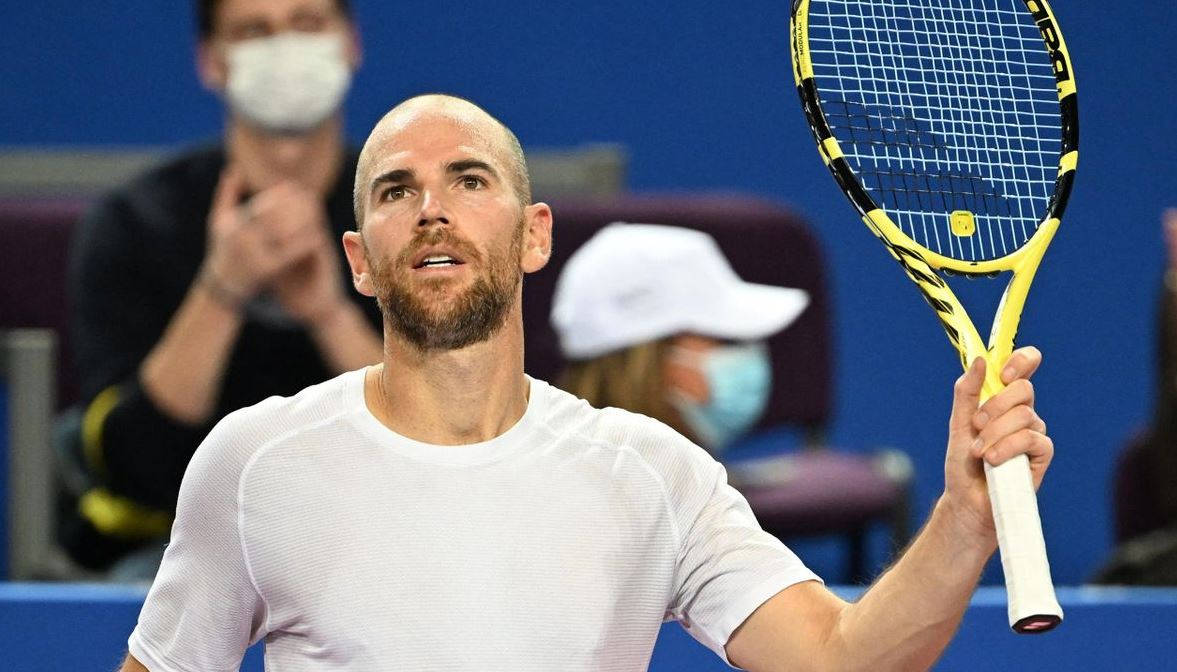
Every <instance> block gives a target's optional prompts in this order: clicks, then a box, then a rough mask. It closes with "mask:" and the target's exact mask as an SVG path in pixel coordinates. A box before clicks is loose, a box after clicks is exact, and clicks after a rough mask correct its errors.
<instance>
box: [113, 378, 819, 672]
mask: <svg viewBox="0 0 1177 672" xmlns="http://www.w3.org/2000/svg"><path fill="white" fill-rule="evenodd" d="M529 380H530V385H531V393H530V398H529V402H528V406H527V411H526V412H525V413H524V415H523V417H522V418H521V419H520V420H519V422H518V423H516V424H515V426H513V427H512V428H511V429H509V430H508V431H507V432H505V433H504V434H502V435H501V436H498V437H496V438H494V439H492V440H490V441H486V442H484V443H478V444H472V445H465V446H436V445H429V444H424V443H420V442H418V441H413V440H411V439H408V438H406V437H403V436H400V435H398V434H396V433H394V432H392V431H391V430H389V429H388V428H386V427H385V426H384V425H382V424H381V423H380V422H379V421H378V420H376V418H375V417H374V416H373V415H372V414H371V413H370V412H369V411H368V408H367V405H366V403H365V400H364V372H363V371H353V372H350V373H346V374H343V375H342V376H339V377H337V378H335V379H333V380H330V381H327V382H325V383H322V384H320V385H316V386H313V387H310V388H307V389H306V390H303V391H302V392H300V393H299V394H297V395H295V396H294V397H290V398H279V397H274V398H270V399H267V400H266V401H264V402H262V403H260V404H258V405H256V406H253V407H250V408H247V409H243V410H240V411H237V412H235V413H233V414H231V415H229V416H228V417H226V418H225V419H224V420H223V421H221V422H220V423H219V424H218V425H217V426H216V428H215V429H213V431H212V432H211V433H210V434H209V436H208V438H207V439H205V441H204V443H203V444H202V445H201V446H200V448H199V449H198V450H197V451H196V454H195V455H194V456H193V458H192V462H191V463H190V464H189V466H188V471H187V473H186V474H185V476H184V482H183V485H182V486H181V488H180V498H179V504H178V509H177V513H176V521H175V524H174V526H173V527H172V537H171V543H170V544H169V546H168V548H167V552H166V553H165V555H164V558H163V565H162V566H161V567H160V570H159V574H158V575H157V576H156V579H155V583H154V585H153V586H152V587H151V591H150V593H149V594H148V596H147V601H146V603H145V604H144V606H143V611H142V613H141V614H140V616H139V624H138V626H137V627H136V628H135V631H134V632H133V633H132V634H131V637H130V641H129V647H130V651H131V654H132V655H134V656H135V658H137V659H138V660H139V661H140V662H142V663H144V664H145V665H147V667H148V668H149V669H151V670H152V672H221V671H224V670H236V669H238V667H239V665H240V662H241V658H242V655H243V653H244V651H245V649H246V647H247V646H248V645H250V644H251V643H254V642H257V641H258V640H261V639H263V638H264V639H265V641H266V652H265V657H266V667H267V669H268V670H270V671H271V672H296V671H302V670H315V671H316V672H322V671H334V670H356V671H361V670H362V671H363V672H372V671H374V670H413V671H420V670H447V671H452V670H471V671H473V670H478V671H480V672H481V671H484V670H512V671H521V672H522V671H528V670H535V671H541V670H542V671H544V672H549V671H551V670H561V671H575V670H585V671H586V672H587V671H589V670H591V671H593V672H601V671H604V670H618V671H621V670H644V669H646V667H647V665H648V664H649V660H650V655H651V652H652V650H653V647H654V641H655V639H656V638H657V636H658V631H659V628H660V625H661V623H662V622H663V620H664V619H676V620H678V621H680V622H681V623H683V625H684V627H686V628H687V630H688V631H689V632H690V633H691V634H692V635H693V636H694V637H695V638H696V639H698V640H699V641H701V642H702V643H703V644H705V645H707V646H708V647H710V648H711V649H712V650H713V651H715V652H716V653H717V654H719V655H720V656H724V645H725V644H726V643H727V640H728V637H729V636H730V635H731V634H732V632H733V631H734V630H735V629H736V628H737V627H738V626H739V625H740V624H741V623H742V622H743V621H744V619H745V618H747V617H748V615H749V614H751V613H752V611H753V610H755V609H756V607H758V606H759V605H760V604H762V603H763V602H764V601H765V600H767V599H768V598H769V597H772V596H773V595H774V594H776V593H777V592H779V591H780V590H782V589H783V588H785V587H787V586H789V585H792V584H794V583H797V582H800V581H806V580H815V579H817V576H816V575H814V574H813V573H812V572H810V571H809V570H808V569H807V568H806V567H805V566H804V565H802V563H801V561H800V560H798V559H797V556H796V555H794V554H793V553H792V552H790V551H789V550H788V549H787V548H785V547H784V546H783V545H782V544H781V543H780V542H779V541H778V540H777V539H775V538H774V537H772V536H771V535H769V534H767V533H765V532H764V531H762V530H761V529H760V527H759V525H758V524H757V523H756V520H755V518H754V517H753V516H752V513H751V511H750V510H749V508H748V505H747V502H745V500H744V498H743V497H741V496H740V494H739V493H737V492H736V491H735V490H733V489H732V488H731V487H730V486H728V485H727V482H726V476H725V472H724V470H723V467H721V466H720V465H719V464H718V463H717V462H715V461H714V460H713V459H712V458H711V457H710V456H709V455H708V454H707V453H706V452H705V451H703V450H702V449H701V448H698V447H697V446H695V445H694V444H692V443H690V442H689V441H687V440H686V439H684V438H683V437H682V436H680V435H679V434H677V433H675V432H674V431H672V430H671V429H669V428H668V427H666V426H665V425H663V424H661V423H659V422H656V421H654V420H652V419H650V418H647V417H645V416H641V415H636V414H633V413H628V412H626V411H621V410H617V409H604V410H598V409H594V408H592V407H591V406H589V405H588V404H587V403H586V402H584V401H583V400H580V399H577V398H575V397H573V396H572V395H569V394H567V393H565V392H563V391H561V390H558V389H556V388H554V387H552V386H550V385H548V384H547V383H544V382H542V381H539V380H535V379H529ZM725 659H726V658H725Z"/></svg>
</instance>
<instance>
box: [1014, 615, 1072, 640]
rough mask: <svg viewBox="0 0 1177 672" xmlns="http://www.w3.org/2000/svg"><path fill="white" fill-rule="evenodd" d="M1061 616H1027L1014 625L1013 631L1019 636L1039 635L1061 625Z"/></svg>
mask: <svg viewBox="0 0 1177 672" xmlns="http://www.w3.org/2000/svg"><path fill="white" fill-rule="evenodd" d="M1062 622H1063V619H1062V617H1061V616H1056V615H1054V614H1036V615H1034V616H1027V617H1025V618H1023V619H1020V620H1019V621H1018V622H1017V623H1014V625H1013V630H1014V632H1016V633H1018V634H1019V635H1040V634H1042V633H1044V632H1049V631H1051V630H1054V628H1055V626H1057V625H1058V624H1059V623H1062Z"/></svg>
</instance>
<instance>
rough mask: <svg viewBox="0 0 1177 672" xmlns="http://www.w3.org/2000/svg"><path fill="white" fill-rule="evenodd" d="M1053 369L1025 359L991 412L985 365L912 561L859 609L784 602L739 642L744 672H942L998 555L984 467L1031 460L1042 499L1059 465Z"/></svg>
mask: <svg viewBox="0 0 1177 672" xmlns="http://www.w3.org/2000/svg"><path fill="white" fill-rule="evenodd" d="M1041 361H1042V355H1041V353H1039V352H1038V350H1037V349H1035V348H1022V349H1019V350H1017V351H1016V352H1014V354H1013V356H1011V357H1010V360H1009V363H1008V364H1007V366H1006V368H1005V370H1004V371H1002V374H1001V378H1002V382H1004V383H1006V384H1007V385H1008V387H1007V388H1005V390H1003V391H1002V392H1001V393H999V394H997V395H996V396H994V397H993V398H991V399H989V400H988V401H987V402H985V404H984V405H983V406H981V407H980V408H978V400H979V395H980V391H981V384H982V382H983V381H984V377H985V365H984V361H982V360H978V361H976V362H974V363H973V365H972V366H971V367H970V368H969V370H968V371H967V372H966V373H965V374H964V375H963V376H961V378H960V379H959V380H957V383H956V387H955V390H954V399H953V409H952V417H951V419H950V421H949V439H948V452H947V457H946V459H945V465H944V475H945V487H944V494H943V495H942V496H941V497H940V500H939V501H938V502H937V503H936V506H935V508H934V509H933V511H932V515H931V517H930V518H929V520H928V522H927V524H926V525H925V526H924V529H923V530H922V531H921V532H920V533H919V535H918V536H917V537H916V539H915V540H914V541H913V542H912V544H911V546H910V547H909V548H908V549H907V551H906V552H905V553H904V554H903V557H902V558H900V560H899V561H898V562H896V563H895V565H894V566H893V567H891V569H889V570H888V571H887V572H886V573H885V574H883V576H882V577H881V578H880V579H879V580H878V581H877V582H876V583H875V584H874V585H873V586H872V587H871V588H870V589H869V590H867V592H866V593H865V594H864V595H863V596H862V598H861V599H860V600H859V601H857V602H855V603H853V604H848V603H846V602H844V601H842V600H841V599H839V598H838V597H836V596H835V595H834V594H833V593H831V592H830V591H829V590H827V589H826V588H825V587H824V586H822V585H820V584H818V583H816V582H813V581H810V582H806V583H800V584H797V585H794V586H791V587H789V588H786V589H785V590H783V591H781V592H780V593H778V594H777V595H776V596H774V597H772V598H771V599H769V600H768V601H767V602H765V603H764V604H763V605H761V606H760V608H759V609H757V610H756V611H755V612H753V614H752V615H751V616H749V617H748V619H747V620H745V621H744V623H743V625H741V626H740V628H739V629H738V630H736V632H735V633H734V634H733V635H732V636H731V638H730V640H729V641H728V644H727V647H726V651H727V654H728V658H729V659H730V660H731V661H732V663H734V664H735V665H738V666H740V667H742V668H744V669H746V670H749V671H750V672H769V671H773V670H786V669H788V670H830V669H838V670H872V671H874V670H918V669H926V668H929V667H931V665H932V664H933V663H934V662H935V661H936V659H937V658H939V656H940V654H941V653H942V652H943V650H944V648H945V647H946V646H947V645H948V642H949V641H950V640H951V639H952V635H953V633H955V632H956V628H957V627H958V626H959V624H960V620H961V617H962V616H963V615H964V611H965V609H966V608H967V607H968V602H969V598H970V597H971V596H972V593H973V590H974V589H975V587H976V584H977V581H978V580H979V578H980V576H981V572H982V570H983V569H984V567H985V563H986V561H988V559H989V557H990V556H991V555H992V554H993V551H994V550H996V548H997V534H996V531H995V530H994V528H993V516H992V510H991V509H990V506H989V498H988V492H987V488H986V484H985V475H984V470H983V468H982V465H981V459H984V460H985V461H987V462H989V463H991V464H1000V463H1002V462H1005V461H1006V460H1008V459H1010V458H1011V457H1014V456H1015V455H1021V454H1025V455H1027V456H1028V457H1029V459H1030V469H1031V473H1032V475H1033V480H1034V487H1035V488H1037V487H1038V485H1039V484H1040V483H1041V482H1042V477H1043V474H1044V473H1045V472H1046V468H1047V466H1048V465H1049V464H1050V460H1051V457H1052V456H1053V453H1054V448H1053V445H1052V443H1051V441H1050V439H1049V438H1048V437H1047V436H1046V425H1045V423H1043V421H1042V420H1041V418H1039V417H1038V415H1037V413H1035V412H1034V389H1033V386H1032V385H1031V384H1030V382H1029V377H1030V376H1031V375H1032V374H1033V373H1034V371H1035V370H1036V369H1037V368H1038V365H1039V364H1040V363H1041Z"/></svg>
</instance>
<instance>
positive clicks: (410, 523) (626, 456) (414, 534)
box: [123, 95, 1053, 672]
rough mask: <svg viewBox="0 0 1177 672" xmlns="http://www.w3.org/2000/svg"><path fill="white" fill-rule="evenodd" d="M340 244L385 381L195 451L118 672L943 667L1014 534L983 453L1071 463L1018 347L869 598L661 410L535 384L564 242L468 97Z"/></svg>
mask: <svg viewBox="0 0 1177 672" xmlns="http://www.w3.org/2000/svg"><path fill="white" fill-rule="evenodd" d="M355 200H356V219H357V231H354V232H348V233H347V234H346V235H345V236H344V240H343V243H344V247H345V250H346V253H347V257H348V260H349V262H350V264H351V268H352V271H353V274H354V282H355V286H356V288H357V289H358V290H359V291H360V292H361V293H363V294H365V295H368V296H372V297H375V299H376V301H377V302H378V303H379V305H380V307H381V309H382V311H383V313H384V332H385V333H384V359H383V364H382V365H378V366H373V367H369V368H367V369H363V370H359V371H354V372H351V373H346V374H344V375H342V376H340V377H338V378H335V379H333V380H330V381H327V382H325V383H322V384H320V385H316V386H314V387H310V388H307V389H306V390H304V391H302V392H301V393H299V394H297V395H295V396H294V397H291V398H271V399H269V400H266V401H264V402H262V403H261V404H258V405H256V406H253V407H250V408H247V409H244V410H241V411H238V412H235V413H233V414H231V415H230V416H228V417H227V418H225V419H224V420H223V421H222V422H221V423H220V424H219V425H218V426H217V427H216V429H214V430H213V431H212V433H211V434H210V435H209V437H208V438H207V439H206V440H205V442H204V443H203V444H202V445H201V447H200V449H199V450H198V451H197V452H196V455H195V456H194V457H193V459H192V462H191V464H190V466H189V468H188V472H187V474H186V476H185V478H184V483H183V486H182V487H181V491H180V499H179V508H178V513H177V516H176V521H175V525H174V527H173V529H172V536H171V543H170V545H169V546H168V549H167V552H166V554H165V555H164V559H163V565H162V567H161V568H160V571H159V574H158V575H157V577H156V580H155V583H154V585H153V586H152V588H151V591H150V593H149V594H148V597H147V601H146V603H145V605H144V607H143V611H142V613H141V615H140V617H139V623H138V626H137V627H136V628H135V630H134V632H133V633H132V634H131V637H130V641H129V648H130V654H129V656H128V658H127V660H126V662H125V664H124V666H123V669H124V670H143V669H148V670H151V671H152V672H191V671H194V670H200V671H201V672H219V671H224V670H235V669H237V668H238V666H239V664H240V661H241V658H242V655H243V653H244V651H245V649H246V648H247V647H248V646H249V645H250V644H251V643H253V642H257V641H259V640H263V639H264V640H265V641H266V653H265V655H266V663H267V666H268V667H270V668H271V669H276V670H284V671H285V672H293V671H297V670H356V671H360V670H362V671H364V672H370V671H372V670H471V671H474V670H478V671H484V670H534V671H541V670H542V671H545V672H548V671H553V670H560V671H572V670H584V671H586V672H587V671H590V670H591V671H594V672H600V671H603V670H618V671H620V670H644V669H645V668H646V667H647V665H648V663H649V660H650V655H651V651H652V649H653V646H654V642H655V639H656V637H657V635H658V631H659V627H660V625H661V623H662V622H663V621H664V620H665V619H675V620H677V621H679V622H680V623H682V625H683V626H684V627H685V628H686V629H687V630H688V631H689V632H690V633H691V634H692V635H693V636H694V637H695V638H696V639H698V640H699V641H700V642H702V643H703V644H705V645H706V646H707V647H709V648H710V649H712V650H713V651H714V652H715V653H716V654H718V655H719V656H721V657H723V658H724V659H725V660H726V661H729V662H730V663H731V664H733V665H736V666H739V667H743V668H745V669H748V670H807V669H814V670H824V669H835V668H836V669H840V670H846V669H862V670H914V669H920V668H925V667H928V666H929V665H931V664H932V662H933V661H934V660H935V659H936V657H937V656H938V655H939V654H940V652H941V651H942V649H943V648H944V646H945V645H946V644H947V642H948V641H949V639H950V638H951V636H952V633H953V631H954V630H955V629H956V627H957V624H958V623H959V621H960V618H961V615H962V613H963V612H964V609H965V607H966V605H967V602H968V599H969V596H970V594H971V593H972V592H973V589H974V587H975V585H976V582H977V580H978V577H979V576H980V573H981V570H982V568H983V566H984V564H985V561H986V560H987V559H988V558H989V556H990V555H991V554H992V553H993V551H994V549H995V548H996V544H997V542H996V539H995V533H994V529H993V524H992V522H991V515H990V510H989V505H988V500H987V495H986V488H985V480H984V476H983V475H982V469H981V459H985V460H988V461H989V462H992V463H1000V462H1003V461H1005V460H1007V459H1009V458H1010V457H1011V456H1014V455H1018V454H1027V455H1029V457H1030V462H1031V465H1032V467H1033V474H1034V481H1035V484H1037V483H1039V482H1040V481H1041V479H1042V475H1043V473H1044V472H1045V470H1046V468H1047V465H1048V464H1049V462H1050V459H1051V455H1052V453H1053V449H1052V446H1051V442H1050V440H1049V439H1048V438H1047V437H1046V435H1045V425H1044V424H1043V422H1042V420H1041V419H1039V417H1038V416H1037V414H1036V413H1035V411H1034V407H1033V402H1034V396H1033V389H1032V387H1031V385H1030V383H1029V382H1028V380H1027V379H1028V378H1029V377H1030V375H1031V374H1032V373H1033V372H1034V370H1035V369H1036V368H1037V367H1038V364H1039V362H1040V360H1041V356H1040V354H1039V353H1038V351H1037V350H1035V349H1033V348H1024V349H1021V350H1019V351H1017V352H1016V353H1015V354H1014V356H1013V357H1012V358H1011V359H1010V363H1009V365H1008V367H1007V369H1006V370H1005V371H1004V372H1003V374H1002V376H1003V379H1004V380H1005V382H1006V383H1008V384H1009V387H1008V388H1006V389H1005V391H1003V392H1002V393H1000V394H998V395H997V396H995V397H993V398H992V399H990V400H989V401H988V402H987V403H986V404H985V405H984V406H983V407H981V408H980V409H978V406H977V402H978V394H979V392H980V389H981V382H982V377H983V373H984V371H983V366H984V365H983V363H980V362H978V363H976V364H974V365H973V367H972V368H971V369H970V370H969V371H968V372H967V373H966V374H965V375H964V376H962V377H961V378H960V380H959V381H957V384H956V387H955V398H954V405H953V411H952V416H951V418H950V420H949V432H948V453H947V459H946V461H945V489H944V494H943V496H942V497H941V498H940V499H939V501H938V502H937V504H936V505H935V508H934V510H933V512H932V514H931V517H930V519H929V520H928V522H927V524H926V525H925V527H924V529H923V531H922V532H921V533H920V534H919V535H918V537H917V538H916V539H915V541H914V542H913V543H912V545H911V547H910V548H908V549H907V551H906V553H905V554H904V555H903V557H902V559H900V560H899V561H898V562H897V563H896V564H895V565H894V566H893V567H892V568H891V569H890V570H889V571H887V572H886V573H885V574H884V575H883V576H882V577H881V578H880V579H879V580H878V582H877V583H876V584H875V585H874V586H873V587H872V588H871V589H870V590H869V591H867V593H866V594H865V595H864V596H863V597H862V598H861V599H860V600H859V601H858V602H856V603H853V604H848V603H846V602H844V601H842V600H841V599H839V598H838V597H836V596H834V595H833V594H832V593H830V592H829V591H828V590H827V589H826V588H825V587H824V586H823V584H822V583H821V581H820V579H818V577H817V576H815V575H814V574H813V573H812V572H811V571H809V570H808V569H806V567H805V566H804V565H803V564H802V563H801V562H800V561H799V560H798V558H797V557H796V556H795V555H794V554H793V553H791V552H790V551H789V550H788V549H787V548H785V547H784V546H783V545H782V544H781V543H780V542H779V541H777V540H776V539H775V538H773V537H771V536H770V535H768V534H766V533H765V532H763V531H762V530H761V529H760V527H759V526H758V525H757V523H756V520H755V519H754V518H753V516H752V514H751V512H750V511H749V509H748V506H747V504H746V503H745V501H744V500H743V498H742V497H741V496H740V495H739V494H738V493H737V492H736V491H735V490H733V489H732V488H731V487H729V486H728V485H727V484H726V481H725V476H724V471H723V468H722V467H721V466H720V465H719V464H718V463H716V462H715V461H714V460H713V459H712V458H711V457H710V456H709V455H708V454H707V453H706V452H705V451H704V450H702V449H701V448H699V447H697V446H695V445H693V444H691V443H690V442H689V441H687V440H686V439H684V438H682V437H681V436H679V435H678V434H676V433H674V432H673V431H672V430H670V429H669V428H667V427H666V426H664V425H661V424H659V423H658V422H656V421H654V420H651V419H649V418H647V417H644V416H640V415H634V414H630V413H627V412H625V411H620V410H617V409H594V408H592V407H590V406H589V405H588V404H587V403H585V402H583V401H580V400H578V399H576V398H574V397H572V396H571V395H569V394H566V393H564V392H561V391H560V390H557V389H555V388H553V387H551V386H550V385H548V384H547V383H545V382H543V381H540V380H535V379H533V378H530V377H528V376H527V375H525V374H524V372H523V326H522V315H521V309H520V297H521V292H522V277H523V275H524V274H525V273H531V272H535V271H538V270H540V269H541V268H543V267H544V265H545V264H546V263H547V261H548V257H549V255H550V253H551V244H552V212H551V209H550V208H549V207H548V206H547V205H545V204H543V203H532V202H531V196H530V193H529V186H528V177H527V169H526V166H525V163H524V157H523V152H522V150H521V149H520V146H519V143H518V141H517V140H516V138H515V136H514V135H513V134H512V133H511V132H510V131H509V130H508V129H507V128H506V127H505V126H504V125H503V124H501V123H500V122H498V121H497V120H495V119H494V118H492V117H490V116H489V115H488V114H487V113H486V112H484V111H483V110H481V109H480V108H478V107H477V106H475V105H474V104H472V103H469V102H467V101H464V100H460V99H456V98H452V97H448V96H439V95H430V96H421V97H416V98H412V99H410V100H408V101H406V102H404V103H402V104H400V105H398V106H397V107H396V108H394V109H393V110H392V111H391V112H389V113H388V115H386V116H385V117H384V118H383V119H382V120H381V121H380V122H379V124H377V126H376V128H375V130H374V131H373V132H372V135H371V136H370V137H369V138H368V141H367V143H366V145H365V147H364V149H363V152H362V154H361V158H360V162H359V168H358V171H357V175H356V188H355Z"/></svg>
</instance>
